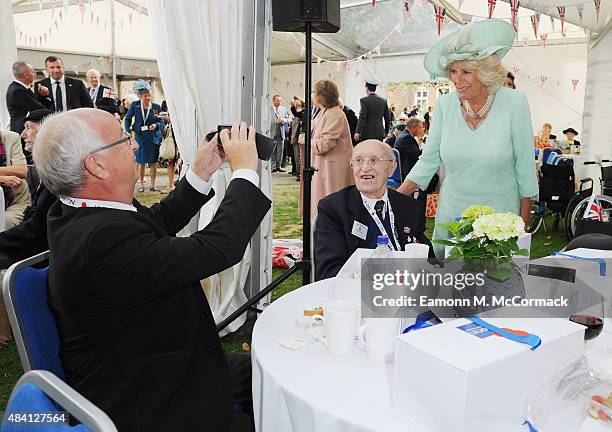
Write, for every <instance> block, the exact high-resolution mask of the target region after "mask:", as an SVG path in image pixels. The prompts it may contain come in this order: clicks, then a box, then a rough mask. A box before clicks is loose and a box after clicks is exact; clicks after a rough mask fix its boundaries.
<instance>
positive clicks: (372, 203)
mask: <svg viewBox="0 0 612 432" xmlns="http://www.w3.org/2000/svg"><path fill="white" fill-rule="evenodd" d="M359 193H360V194H361V198H363V200H364V201H365V202H367V203H368V204H369V205H370V207H371V208H374V206H375V205H376V201H380V200H383V201H384V202H385V205H384V206H383V218H384V216H385V215H386V214H387V211H388V209H389V206H390V204H389V195H388V194H387V189H385V193H384V194H383V196H382V197H380V198H368V197H367V196H365V195H364V194H362V193H361V192H359Z"/></svg>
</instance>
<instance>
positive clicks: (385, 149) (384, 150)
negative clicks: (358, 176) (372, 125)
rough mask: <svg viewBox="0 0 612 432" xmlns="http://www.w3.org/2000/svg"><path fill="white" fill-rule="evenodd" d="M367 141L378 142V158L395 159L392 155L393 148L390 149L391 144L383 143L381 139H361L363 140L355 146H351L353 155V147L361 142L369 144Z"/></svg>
mask: <svg viewBox="0 0 612 432" xmlns="http://www.w3.org/2000/svg"><path fill="white" fill-rule="evenodd" d="M368 141H375V142H377V143H378V147H379V149H380V152H381V154H380V158H381V159H386V160H395V158H394V156H393V150H392V149H391V146H390V145H389V144H385V143H384V142H381V141H378V140H366V141H363V142H361V143H359V144H357V145H356V146H355V147H353V157H354V155H355V149H356V148H357V147H359V146H360V145H363V144H368V145H369V144H370V143H368Z"/></svg>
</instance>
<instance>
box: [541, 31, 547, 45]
mask: <svg viewBox="0 0 612 432" xmlns="http://www.w3.org/2000/svg"><path fill="white" fill-rule="evenodd" d="M547 38H548V34H547V33H542V34H541V35H540V39H541V40H542V44H544V48H546V39H547Z"/></svg>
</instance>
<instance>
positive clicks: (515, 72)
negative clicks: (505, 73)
mask: <svg viewBox="0 0 612 432" xmlns="http://www.w3.org/2000/svg"><path fill="white" fill-rule="evenodd" d="M512 71H513V72H514V76H516V75H518V73H519V68H517V67H516V66H514V67H513V68H512Z"/></svg>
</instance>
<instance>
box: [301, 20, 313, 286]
mask: <svg viewBox="0 0 612 432" xmlns="http://www.w3.org/2000/svg"><path fill="white" fill-rule="evenodd" d="M305 24H306V58H305V59H304V63H305V66H306V79H305V81H306V94H305V95H304V96H305V99H306V106H305V107H304V114H305V115H304V129H305V130H304V135H305V136H304V138H305V140H304V141H305V142H304V171H303V172H302V180H303V182H304V194H303V197H302V198H303V200H302V210H303V215H304V219H303V221H302V236H303V239H304V241H303V243H302V245H303V252H302V257H303V258H302V260H303V261H306V262H310V260H311V256H310V242H311V238H310V199H311V188H312V175H313V174H314V169H313V168H312V167H311V166H310V163H311V160H310V147H311V127H310V123H311V116H312V100H311V99H312V95H311V93H312V22H310V21H306V23H305ZM310 276H311V272H310V271H307V270H304V271H303V273H302V286H304V285H308V284H309V283H310Z"/></svg>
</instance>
